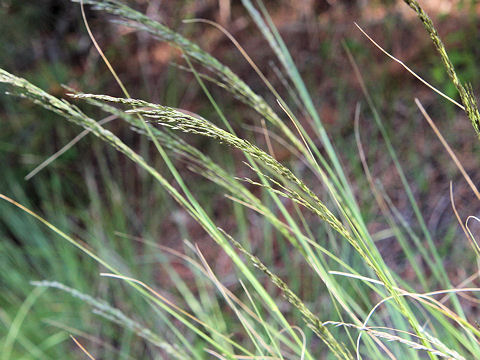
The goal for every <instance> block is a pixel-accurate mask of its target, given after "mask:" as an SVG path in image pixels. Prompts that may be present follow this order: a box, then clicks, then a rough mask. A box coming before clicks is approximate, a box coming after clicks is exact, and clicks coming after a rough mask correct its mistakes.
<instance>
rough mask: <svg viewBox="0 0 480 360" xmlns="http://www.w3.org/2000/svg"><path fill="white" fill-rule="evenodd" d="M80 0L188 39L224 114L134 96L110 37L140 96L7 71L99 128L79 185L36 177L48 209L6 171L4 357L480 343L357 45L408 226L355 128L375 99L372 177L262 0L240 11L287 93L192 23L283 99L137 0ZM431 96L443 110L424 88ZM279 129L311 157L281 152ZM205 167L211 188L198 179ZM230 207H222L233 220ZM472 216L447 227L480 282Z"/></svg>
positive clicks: (202, 82) (135, 25)
mask: <svg viewBox="0 0 480 360" xmlns="http://www.w3.org/2000/svg"><path fill="white" fill-rule="evenodd" d="M83 3H85V4H86V5H89V6H92V8H93V9H94V10H98V11H99V12H100V13H101V14H109V16H112V15H113V16H114V19H115V21H116V22H117V23H120V24H121V26H124V27H127V28H130V29H134V30H136V31H142V32H146V33H148V34H150V35H151V36H153V37H154V38H156V39H158V40H159V41H163V42H167V43H169V44H170V45H171V46H172V47H174V48H176V49H177V50H178V51H180V52H181V54H182V56H183V59H184V60H185V61H184V63H183V64H181V65H177V67H178V68H180V69H183V70H185V71H187V72H190V73H191V74H193V76H194V78H195V80H196V82H197V84H198V86H199V87H200V88H201V89H202V91H203V92H204V95H205V97H204V99H205V100H204V101H205V102H206V104H207V105H208V106H211V107H212V108H213V109H214V112H213V115H212V119H210V118H209V119H206V118H204V117H202V116H200V115H198V114H195V113H192V112H190V111H186V110H183V109H178V108H176V107H172V106H165V105H162V104H157V103H153V102H149V101H145V100H140V99H134V98H132V97H131V96H130V95H129V93H128V90H127V89H126V88H125V86H124V85H123V83H122V82H121V80H120V77H118V76H117V74H116V73H115V69H114V68H113V67H111V66H110V63H109V62H108V59H107V57H105V56H104V55H103V53H102V52H101V49H100V48H98V51H99V52H100V53H101V55H102V58H103V59H104V61H105V63H106V64H107V66H108V67H109V70H110V71H111V73H112V75H113V76H114V77H115V79H116V80H117V81H118V85H119V86H120V88H121V89H122V91H123V93H124V97H114V96H110V95H107V94H100V95H95V94H89V93H81V92H77V91H76V90H75V89H70V88H68V89H67V90H66V91H67V94H66V96H65V98H60V97H58V96H54V95H53V94H50V93H48V92H46V91H45V90H43V89H41V88H40V87H38V86H37V85H35V84H33V83H32V82H30V81H27V80H25V79H23V78H21V77H18V76H16V75H14V74H12V73H10V72H8V71H7V70H4V69H0V83H2V84H3V86H5V88H6V90H7V92H8V94H9V95H15V96H17V97H19V98H20V99H19V101H20V102H21V103H22V104H23V103H25V104H27V103H30V102H32V103H35V104H37V105H39V106H40V107H43V108H44V109H45V110H47V111H48V112H50V113H53V114H55V115H56V116H57V118H58V119H59V120H58V121H63V120H66V121H68V122H70V123H72V124H74V125H77V126H79V127H80V128H82V129H84V130H86V131H87V132H88V133H89V134H92V135H94V137H95V140H92V142H91V146H92V148H93V149H92V151H91V153H92V154H93V156H92V157H94V159H93V160H94V161H93V162H90V161H86V160H85V171H84V173H82V174H81V176H80V177H82V181H79V182H78V183H69V182H65V181H64V180H63V179H62V177H61V175H60V174H57V173H56V172H52V173H51V174H50V175H49V177H48V178H49V181H50V183H48V182H44V181H37V180H36V179H35V178H33V180H32V182H31V185H30V186H31V187H33V188H34V191H33V193H35V194H40V195H42V197H43V196H44V197H45V198H48V199H49V202H48V203H47V204H46V205H44V203H43V202H40V201H38V199H35V198H32V197H29V196H28V191H26V190H25V189H22V184H18V183H17V182H15V180H13V177H12V176H11V175H10V174H9V173H8V172H7V171H6V172H5V176H3V177H2V180H1V181H2V184H1V185H2V188H5V189H9V190H8V193H4V194H0V198H1V199H2V202H0V214H1V224H2V227H1V229H2V233H1V236H2V237H3V239H4V240H5V241H1V242H0V270H1V271H2V273H3V274H5V275H4V276H2V277H1V284H2V288H4V289H6V291H5V292H4V294H2V295H1V296H0V301H1V303H0V306H1V311H0V325H1V331H2V332H1V333H2V338H3V340H2V342H1V343H0V346H1V349H0V353H1V355H0V359H1V360H3V359H30V358H39V359H56V358H65V351H68V352H69V354H68V355H67V357H68V358H70V357H71V358H83V357H85V356H90V357H92V358H95V359H130V358H132V359H139V358H145V359H149V358H152V359H159V358H168V359H170V358H171V359H175V358H178V359H185V358H195V359H203V358H219V359H246V358H248V359H249V358H259V359H323V358H328V359H329V358H332V359H333V358H337V359H354V358H366V359H367V358H368V359H383V358H392V359H395V358H399V359H403V358H408V359H422V358H431V359H437V358H452V359H469V358H476V357H478V356H479V355H480V343H479V340H478V339H479V336H480V330H479V328H478V324H477V323H476V322H475V321H473V320H472V318H471V316H470V314H469V313H467V311H466V310H465V303H466V302H468V301H473V302H476V301H478V300H477V299H476V298H477V295H476V293H477V291H478V289H477V288H474V287H473V286H470V283H469V282H468V281H466V282H465V283H463V284H452V281H451V278H450V274H449V272H448V271H447V269H446V267H445V266H444V264H445V253H444V252H443V250H444V247H442V246H438V241H437V239H436V238H435V236H434V234H432V233H431V232H430V230H429V227H428V226H427V222H426V220H425V216H424V215H425V214H422V212H421V209H420V207H419V205H418V203H417V201H416V198H415V196H414V193H413V191H412V189H411V186H410V185H409V182H408V181H407V177H406V175H405V173H404V170H403V168H402V165H401V163H400V161H399V157H398V155H397V153H396V150H395V147H394V146H393V142H392V139H391V138H390V135H389V131H388V124H386V123H385V122H384V120H383V119H382V117H381V114H380V112H379V111H378V110H377V108H376V106H375V102H374V101H373V99H372V97H371V95H370V94H369V91H368V89H367V87H366V86H365V84H364V82H363V78H362V74H361V72H360V70H359V69H358V66H357V63H356V60H355V58H354V56H353V55H352V51H351V49H350V47H349V45H348V44H347V43H345V44H344V48H345V53H346V56H347V57H348V58H349V59H350V62H351V66H352V69H353V71H352V73H353V74H354V76H355V77H356V79H357V81H359V82H360V83H361V88H362V91H363V93H364V96H365V100H366V104H367V106H368V111H369V116H371V117H372V119H373V120H374V121H375V124H376V126H377V127H378V132H379V135H380V139H381V140H382V143H381V144H380V145H379V146H381V149H382V150H381V151H382V152H385V153H386V154H388V157H389V162H391V163H392V164H393V165H392V168H393V169H394V170H395V172H396V176H398V179H399V180H398V183H399V184H400V186H401V188H400V190H399V191H402V193H404V194H406V195H405V199H407V202H408V204H409V207H410V208H411V212H412V214H413V215H412V218H413V219H414V220H413V221H407V220H406V219H405V218H404V216H403V214H402V213H401V212H400V211H399V210H398V209H397V208H396V206H395V204H394V202H393V201H392V199H391V198H390V197H389V195H388V194H387V192H386V191H385V190H384V188H383V186H382V184H381V183H380V182H379V181H376V179H375V178H374V177H373V176H372V173H371V171H370V168H369V164H368V158H367V157H366V155H365V148H364V145H363V143H362V134H361V132H360V131H359V122H360V117H361V116H362V114H363V112H362V110H361V105H360V104H358V105H357V108H356V111H355V121H354V124H355V126H354V128H355V135H356V142H357V146H358V154H357V156H358V161H357V163H358V164H359V165H358V166H359V167H360V166H362V168H363V170H364V172H362V173H360V172H352V171H350V169H348V168H347V167H346V166H345V165H344V158H343V157H342V151H341V148H340V147H339V146H338V143H339V141H338V140H337V139H332V138H331V137H330V136H329V134H328V133H327V130H326V127H325V124H324V123H323V122H322V119H321V117H320V116H319V113H318V111H317V109H316V107H315V102H314V100H313V99H312V95H311V94H310V92H309V90H308V88H307V86H306V85H305V83H304V80H303V79H302V76H301V75H300V73H299V71H298V70H297V68H296V66H295V63H294V61H293V58H292V56H291V54H290V53H289V51H288V48H287V46H286V44H285V43H284V42H283V40H282V37H281V36H280V34H279V32H278V31H277V29H276V28H275V25H274V23H273V21H272V19H271V18H270V16H269V13H268V11H267V9H266V8H265V6H264V5H263V4H262V2H261V1H258V2H255V3H254V2H252V1H250V0H242V4H243V6H244V8H245V9H246V11H247V12H248V14H249V15H250V17H251V19H252V21H253V22H254V23H255V24H256V25H257V27H258V29H259V31H260V32H261V34H262V35H263V37H264V38H265V41H266V42H267V43H268V44H269V46H270V47H271V50H272V52H273V53H274V54H275V56H276V58H277V60H278V63H279V64H280V66H281V69H280V70H281V71H282V73H283V75H282V76H283V80H284V82H285V83H287V84H288V90H289V92H288V93H289V96H288V98H287V97H283V96H282V95H281V91H278V90H277V89H276V88H275V87H274V86H273V85H272V84H271V83H270V81H269V80H268V78H267V77H266V76H265V75H264V74H263V73H262V71H261V70H260V69H259V67H258V66H257V65H256V64H255V63H254V61H253V60H252V59H251V58H250V57H249V55H248V54H247V53H246V52H245V50H244V49H243V48H242V47H241V45H240V44H239V43H238V42H237V41H236V40H235V39H234V38H233V37H232V36H231V35H230V34H229V33H228V32H227V31H226V30H225V29H223V28H222V27H221V26H219V25H218V24H216V23H213V22H211V21H206V20H190V21H189V22H190V23H195V22H197V23H198V22H201V23H202V24H203V25H205V26H207V25H208V26H215V27H217V29H218V30H219V31H223V32H224V34H225V35H226V36H227V37H228V38H229V39H230V40H231V41H232V43H233V44H234V45H235V46H236V47H237V48H238V51H239V54H241V55H242V56H243V57H244V58H245V60H246V61H247V62H248V63H249V65H250V66H251V69H252V71H254V72H255V73H256V74H257V75H258V77H259V79H261V81H262V83H263V85H264V87H265V89H267V90H268V94H267V95H265V96H263V95H260V94H259V93H257V92H256V91H254V90H253V89H252V88H251V87H250V86H249V85H248V84H247V83H246V82H244V81H243V80H242V79H241V77H239V76H238V75H236V74H235V72H234V71H233V70H232V69H230V67H228V66H227V65H226V64H224V63H222V62H220V60H218V59H216V58H215V57H213V56H212V55H211V54H209V53H208V52H206V51H204V50H203V49H202V48H201V47H200V46H198V45H197V44H196V43H195V42H193V41H191V40H189V39H187V38H186V37H183V36H182V35H180V34H179V33H177V32H175V31H174V30H172V29H170V28H168V27H167V26H166V25H164V24H162V23H160V22H158V21H155V20H153V19H151V18H149V17H148V16H146V15H144V14H142V13H140V12H138V11H135V10H134V9H132V8H130V7H129V6H127V5H125V4H124V3H122V2H118V1H114V0H105V1H100V0H98V1H97V0H84V1H83ZM407 3H408V4H409V5H410V6H411V7H413V8H414V9H415V10H416V11H417V12H418V13H419V16H420V17H421V19H422V21H423V22H424V24H425V25H426V26H427V29H429V31H430V35H431V36H432V39H433V40H434V41H435V45H436V46H437V48H438V50H439V51H440V53H441V55H442V61H443V62H444V63H445V65H446V66H447V71H448V74H449V76H451V78H452V80H453V81H454V83H455V87H456V89H457V90H458V91H459V93H460V98H461V101H462V103H463V108H464V110H465V111H466V113H467V115H468V117H469V118H470V120H471V122H472V124H473V127H474V129H475V131H476V132H477V133H478V119H479V116H478V110H477V107H476V103H475V99H474V96H473V92H472V91H471V87H469V86H465V85H462V84H461V83H460V81H459V80H458V78H457V76H456V73H455V69H454V68H453V65H452V63H451V62H450V61H449V60H448V56H447V54H446V50H445V47H444V45H443V43H442V42H441V41H440V40H439V38H438V34H437V33H436V31H434V30H432V29H434V28H433V23H431V21H430V20H429V18H428V16H427V15H426V14H425V13H424V12H423V10H422V9H421V8H420V7H419V5H418V4H417V3H416V2H413V1H408V2H407ZM82 13H83V14H84V12H83V4H82ZM436 37H437V38H438V39H437V38H436ZM213 87H217V88H220V89H221V90H222V91H223V94H224V95H223V96H231V97H232V98H235V99H237V100H238V101H239V109H246V108H248V109H249V111H251V113H255V116H256V119H255V121H257V122H258V123H259V124H261V126H262V129H263V134H264V135H265V146H262V144H260V143H258V144H257V143H256V142H255V137H254V136H250V135H248V134H246V135H245V134H244V131H239V130H238V126H237V125H238V123H237V124H235V123H234V121H233V120H232V119H233V118H235V119H238V118H240V119H241V121H244V119H242V114H243V113H242V111H243V110H242V111H239V112H235V110H232V109H225V108H224V107H223V105H222V100H223V99H222V98H220V97H216V96H215V93H214V91H212V88H213ZM87 90H88V89H87ZM270 99H273V101H270ZM202 101H203V100H202ZM417 105H418V107H419V110H420V111H421V112H422V113H423V114H424V116H425V117H426V118H428V120H429V121H430V118H429V116H428V114H427V113H426V112H425V110H424V109H423V107H422V105H421V103H420V102H419V101H418V100H417ZM25 106H27V105H25ZM89 114H91V115H89ZM99 114H101V115H99ZM109 121H115V122H122V123H124V124H126V125H127V126H128V128H129V135H128V137H122V136H120V135H119V134H116V133H114V131H112V130H109V128H108V122H109ZM432 126H434V125H433V124H432ZM310 129H311V130H310ZM242 130H243V129H242ZM472 133H474V132H473V131H472ZM202 137H203V138H204V142H205V143H208V144H210V143H214V145H212V146H207V147H205V146H201V143H199V142H198V141H196V140H197V139H198V138H202ZM100 140H101V141H100ZM272 141H274V142H278V143H279V144H280V145H282V146H283V147H285V148H286V149H287V150H288V151H289V152H290V153H291V154H293V155H294V157H295V159H296V160H295V161H291V162H284V161H281V160H280V159H279V158H278V157H277V156H276V154H275V151H274V150H273V149H274V147H273V146H272ZM198 144H200V145H198ZM102 145H107V146H106V147H104V146H102ZM446 147H448V145H446ZM205 148H207V149H210V150H212V149H213V151H211V153H207V152H205V151H204V149H205ZM452 157H453V158H454V159H456V158H455V157H454V155H453V154H452ZM127 160H128V163H127V164H126V162H127ZM452 161H455V160H452ZM299 164H302V166H299ZM456 164H457V166H458V167H459V168H460V169H461V171H463V168H462V165H461V164H460V163H456ZM352 174H353V175H352ZM463 174H464V176H465V178H466V179H467V181H469V185H470V186H471V190H472V191H473V192H472V199H473V198H474V196H475V195H476V196H477V197H478V200H480V195H479V193H478V190H477V189H476V187H475V185H474V183H473V182H472V181H471V180H470V178H469V177H468V175H467V174H466V173H464V172H463ZM200 178H204V179H206V180H208V181H209V182H211V184H212V185H211V186H209V187H208V188H207V189H205V188H202V187H201V186H200V185H199V184H203V183H204V182H201V181H200V180H199V179H200ZM80 183H84V186H85V187H86V189H87V191H86V193H85V194H82V196H78V197H77V198H76V199H75V201H73V202H68V203H67V202H65V198H66V197H64V195H65V194H67V193H72V192H76V191H77V187H80V186H82V185H80ZM358 184H363V185H365V187H368V188H369V190H368V193H369V197H370V198H371V201H370V202H368V203H365V204H362V203H360V202H359V201H358V189H357V187H358ZM452 198H453V197H452ZM215 201H218V202H219V203H221V206H220V209H221V212H222V214H221V216H219V215H218V208H219V207H218V206H217V205H216V204H215V203H214V202H215ZM452 202H453V201H452ZM39 203H40V204H42V206H39V205H38V204H39ZM136 207H140V208H141V211H140V210H138V209H137V208H136ZM372 208H375V210H371V209H372ZM453 208H454V209H455V207H453ZM377 209H380V213H381V215H382V222H383V224H385V227H384V228H383V229H382V231H377V232H373V231H372V230H371V228H369V222H370V221H371V220H372V218H373V215H372V214H371V213H372V212H376V211H377ZM215 210H216V211H217V214H216V213H215ZM139 214H141V216H140V215H139ZM172 214H174V216H172ZM168 216H172V218H173V219H174V221H175V224H174V226H175V227H176V228H178V231H179V232H180V233H181V234H182V238H183V239H184V242H183V243H182V244H178V243H176V244H172V243H171V242H169V239H168V237H169V235H170V233H169V232H168V228H162V227H161V226H159V225H158V224H159V222H158V219H161V218H162V217H168ZM226 220H228V221H226ZM377 221H378V220H377ZM464 221H465V220H464V219H461V218H459V222H460V224H461V225H462V227H463V230H464V231H465V234H464V236H463V234H460V233H459V232H458V231H457V230H456V228H457V227H458V223H455V222H453V223H452V224H450V226H449V227H448V229H449V232H447V234H446V235H445V236H444V237H445V239H454V240H455V241H456V242H457V244H458V245H454V246H452V247H451V248H448V249H447V250H450V249H453V248H457V249H458V248H459V249H461V251H465V255H464V256H463V260H464V263H463V264H461V266H463V267H464V269H465V272H469V271H474V272H475V273H474V275H472V277H470V278H469V281H470V282H471V281H473V280H475V279H476V274H477V269H476V265H477V263H476V261H477V256H478V255H479V251H480V249H479V248H478V245H477V243H476V241H475V236H474V235H473V234H472V232H471V231H470V229H469V227H468V226H463V224H464ZM451 229H453V230H451ZM258 234H260V237H259V236H258ZM465 237H466V238H467V240H468V241H470V245H471V251H470V250H469V251H467V250H466V249H469V248H468V246H469V245H468V242H467V240H465ZM205 238H208V240H205ZM382 238H383V239H384V238H389V239H391V241H392V242H391V243H392V244H395V246H396V247H397V248H398V249H399V250H398V251H397V255H396V256H398V257H399V258H401V259H402V260H401V261H402V262H403V267H404V268H405V269H408V273H409V274H410V275H409V276H408V277H404V276H402V274H400V273H397V272H396V271H395V269H393V268H392V266H391V263H390V264H389V263H388V261H387V258H388V257H389V255H390V254H389V249H382V250H381V249H380V247H379V245H378V244H379V242H380V241H382V240H381V239H382ZM11 239H15V240H16V242H15V241H12V240H11ZM201 240H202V241H201ZM452 241H453V240H452ZM451 251H453V250H451ZM398 253H401V254H400V255H399V254H398ZM221 258H223V259H224V260H223V261H224V262H228V265H224V266H219V265H218V264H217V262H216V261H215V260H218V259H221ZM225 259H228V260H225ZM219 262H220V261H219ZM225 269H227V271H223V270H225ZM41 329H42V330H41ZM70 335H71V336H72V337H74V339H73V340H72V339H71V338H70V337H69V336H70ZM82 346H83V347H82Z"/></svg>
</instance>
